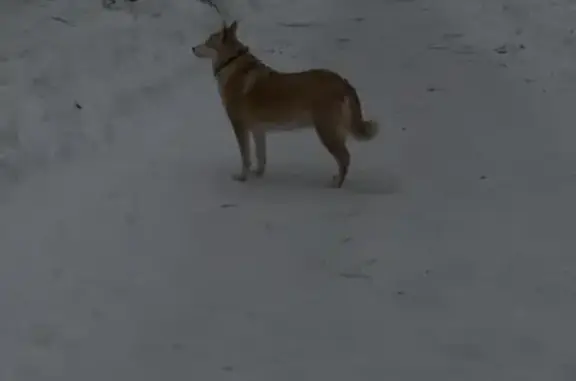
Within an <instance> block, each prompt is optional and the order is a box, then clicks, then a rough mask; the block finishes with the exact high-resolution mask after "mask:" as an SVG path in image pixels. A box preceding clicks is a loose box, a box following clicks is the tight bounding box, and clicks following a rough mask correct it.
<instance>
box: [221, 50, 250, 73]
mask: <svg viewBox="0 0 576 381" xmlns="http://www.w3.org/2000/svg"><path fill="white" fill-rule="evenodd" d="M246 53H248V48H242V49H240V50H239V51H238V53H236V54H234V55H233V56H232V57H230V58H228V59H227V60H226V61H224V62H222V63H221V64H220V65H218V66H216V67H215V68H214V75H215V76H216V77H217V76H218V75H219V74H220V72H221V71H222V70H224V69H225V68H226V67H227V66H228V65H230V64H231V63H232V62H234V61H235V60H236V59H238V58H240V57H242V56H243V55H244V54H246Z"/></svg>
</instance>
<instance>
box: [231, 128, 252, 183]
mask: <svg viewBox="0 0 576 381" xmlns="http://www.w3.org/2000/svg"><path fill="white" fill-rule="evenodd" d="M232 127H233V128H234V134H235V135H236V140H237V141H238V148H239V149H240V157H241V160H242V168H241V170H240V173H238V174H234V175H233V176H232V178H233V179H234V180H236V181H242V182H244V181H246V180H248V173H249V172H250V165H251V163H250V139H249V138H248V131H247V130H246V129H245V128H244V125H243V124H242V123H241V122H239V121H232Z"/></svg>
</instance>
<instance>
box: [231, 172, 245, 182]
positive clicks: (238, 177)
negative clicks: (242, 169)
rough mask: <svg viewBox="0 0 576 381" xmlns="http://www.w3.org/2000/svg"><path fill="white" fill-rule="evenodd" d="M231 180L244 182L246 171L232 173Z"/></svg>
mask: <svg viewBox="0 0 576 381" xmlns="http://www.w3.org/2000/svg"><path fill="white" fill-rule="evenodd" d="M232 180H234V181H238V182H240V183H243V182H246V180H248V174H246V173H237V174H234V175H232Z"/></svg>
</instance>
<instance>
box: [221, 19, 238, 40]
mask: <svg viewBox="0 0 576 381" xmlns="http://www.w3.org/2000/svg"><path fill="white" fill-rule="evenodd" d="M237 29H238V21H234V22H233V23H232V24H230V26H226V25H224V27H223V28H222V42H224V41H227V40H229V39H230V38H234V39H235V38H236V30H237Z"/></svg>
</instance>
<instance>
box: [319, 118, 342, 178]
mask: <svg viewBox="0 0 576 381" xmlns="http://www.w3.org/2000/svg"><path fill="white" fill-rule="evenodd" d="M316 132H317V133H318V137H319V138H320V141H321V142H322V144H323V145H324V147H326V149H327V150H328V152H330V154H331V155H332V156H333V157H334V159H335V160H336V163H337V164H338V174H337V175H335V176H334V177H333V178H332V186H333V187H334V188H340V187H342V184H343V183H344V180H346V175H347V174H348V167H349V166H350V152H349V151H348V148H347V147H346V138H345V136H343V135H342V134H341V133H339V131H337V130H335V129H334V128H332V126H330V125H328V124H327V123H325V122H317V123H316Z"/></svg>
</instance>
